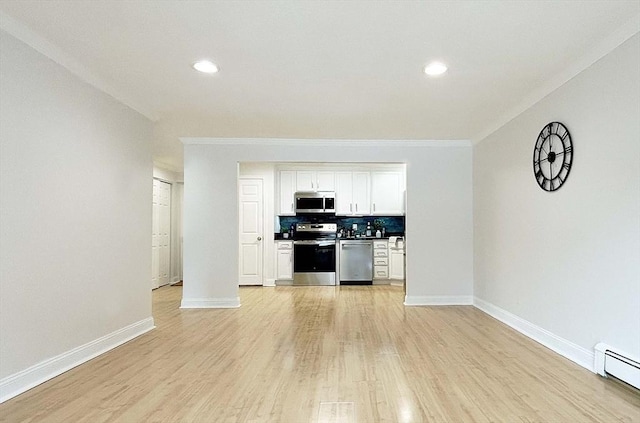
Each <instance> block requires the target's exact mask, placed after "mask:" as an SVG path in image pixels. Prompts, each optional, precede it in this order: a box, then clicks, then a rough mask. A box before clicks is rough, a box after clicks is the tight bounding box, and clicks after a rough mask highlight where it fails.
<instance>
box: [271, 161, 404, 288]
mask: <svg viewBox="0 0 640 423" xmlns="http://www.w3.org/2000/svg"><path fill="white" fill-rule="evenodd" d="M405 178H406V176H405V165H404V164H371V165H363V164H348V163H347V164H344V163H340V164H321V165H319V164H295V165H292V164H283V165H276V166H275V167H274V188H275V189H274V197H275V201H274V204H275V209H277V212H275V213H274V226H273V228H274V234H273V240H274V259H273V265H274V269H275V277H274V284H275V285H294V286H314V285H374V284H392V285H399V286H402V285H404V279H405V257H406V256H405V244H406V234H405V216H404V211H405V197H406V195H405V192H406V188H405V187H406V182H405Z"/></svg>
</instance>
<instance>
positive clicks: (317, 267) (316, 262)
mask: <svg viewBox="0 0 640 423" xmlns="http://www.w3.org/2000/svg"><path fill="white" fill-rule="evenodd" d="M293 284H294V285H335V284H336V242H335V241H333V240H331V241H322V240H317V241H316V240H309V241H294V242H293Z"/></svg>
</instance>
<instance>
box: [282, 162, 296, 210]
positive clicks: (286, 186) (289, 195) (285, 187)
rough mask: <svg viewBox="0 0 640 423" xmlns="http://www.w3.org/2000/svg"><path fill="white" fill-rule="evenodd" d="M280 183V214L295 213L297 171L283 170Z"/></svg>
mask: <svg viewBox="0 0 640 423" xmlns="http://www.w3.org/2000/svg"><path fill="white" fill-rule="evenodd" d="M278 185H279V186H280V190H279V192H280V210H279V212H280V213H279V214H280V216H287V215H288V216H293V215H295V214H296V213H295V208H294V206H293V195H294V194H295V192H296V172H295V171H293V170H281V171H280V173H279V180H278Z"/></svg>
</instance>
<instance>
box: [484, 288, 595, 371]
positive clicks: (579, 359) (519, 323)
mask: <svg viewBox="0 0 640 423" xmlns="http://www.w3.org/2000/svg"><path fill="white" fill-rule="evenodd" d="M473 305H474V306H475V307H476V308H478V309H480V310H482V311H484V312H485V313H487V314H488V315H489V316H492V317H494V318H496V319H498V320H499V321H501V322H502V323H504V324H506V325H507V326H510V327H512V328H513V329H515V330H517V331H518V332H520V333H522V334H523V335H525V336H527V337H529V338H531V339H533V340H534V341H536V342H538V343H540V344H542V345H544V346H545V347H547V348H549V349H551V350H553V351H555V352H556V353H558V354H560V355H561V356H563V357H565V358H568V359H569V360H571V361H573V362H574V363H576V364H578V365H580V366H582V367H584V368H585V369H587V370H589V371H592V372H594V373H595V369H594V358H595V356H594V353H593V352H591V351H589V350H587V349H585V348H582V347H581V346H579V345H576V344H574V343H573V342H571V341H568V340H566V339H564V338H561V337H559V336H558V335H555V334H553V333H551V332H549V331H548V330H546V329H543V328H541V327H540V326H536V325H534V324H533V323H531V322H529V321H527V320H524V319H523V318H521V317H518V316H516V315H515V314H512V313H510V312H508V311H506V310H503V309H501V308H500V307H498V306H495V305H493V304H491V303H489V302H487V301H484V300H482V299H480V298H478V297H475V298H474V300H473Z"/></svg>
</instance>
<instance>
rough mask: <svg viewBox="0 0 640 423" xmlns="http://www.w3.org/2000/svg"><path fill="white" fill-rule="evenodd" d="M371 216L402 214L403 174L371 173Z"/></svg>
mask: <svg viewBox="0 0 640 423" xmlns="http://www.w3.org/2000/svg"><path fill="white" fill-rule="evenodd" d="M371 214H373V215H378V216H389V215H403V214H404V174H403V173H402V172H387V171H384V172H378V171H374V172H371Z"/></svg>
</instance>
